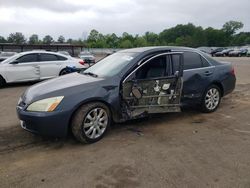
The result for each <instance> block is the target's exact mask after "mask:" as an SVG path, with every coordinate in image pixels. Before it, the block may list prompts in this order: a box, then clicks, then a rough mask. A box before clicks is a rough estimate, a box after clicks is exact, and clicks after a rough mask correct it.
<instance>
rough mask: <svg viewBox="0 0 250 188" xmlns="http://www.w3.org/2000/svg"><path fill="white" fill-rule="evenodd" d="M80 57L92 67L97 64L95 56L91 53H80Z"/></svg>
mask: <svg viewBox="0 0 250 188" xmlns="http://www.w3.org/2000/svg"><path fill="white" fill-rule="evenodd" d="M79 57H80V58H81V59H82V60H83V61H84V62H85V63H87V64H88V65H89V66H92V65H94V64H95V56H94V55H93V54H91V53H90V52H86V51H83V52H80V54H79Z"/></svg>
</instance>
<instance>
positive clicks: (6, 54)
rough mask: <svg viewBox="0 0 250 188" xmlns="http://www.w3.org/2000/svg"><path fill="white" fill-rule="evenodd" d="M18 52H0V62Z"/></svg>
mask: <svg viewBox="0 0 250 188" xmlns="http://www.w3.org/2000/svg"><path fill="white" fill-rule="evenodd" d="M15 54H17V53H16V52H1V53H0V62H2V61H4V60H5V59H8V58H9V57H11V56H13V55H15Z"/></svg>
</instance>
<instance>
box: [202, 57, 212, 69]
mask: <svg viewBox="0 0 250 188" xmlns="http://www.w3.org/2000/svg"><path fill="white" fill-rule="evenodd" d="M200 57H201V61H202V67H209V66H210V64H209V63H208V62H207V60H206V59H205V58H204V57H202V56H200Z"/></svg>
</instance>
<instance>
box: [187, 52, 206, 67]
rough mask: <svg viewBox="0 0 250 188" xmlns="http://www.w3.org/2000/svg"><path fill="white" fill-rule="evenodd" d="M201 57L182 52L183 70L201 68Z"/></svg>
mask: <svg viewBox="0 0 250 188" xmlns="http://www.w3.org/2000/svg"><path fill="white" fill-rule="evenodd" d="M201 67H203V65H202V60H201V56H200V54H198V53H195V52H184V70H189V69H196V68H201Z"/></svg>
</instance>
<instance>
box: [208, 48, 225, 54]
mask: <svg viewBox="0 0 250 188" xmlns="http://www.w3.org/2000/svg"><path fill="white" fill-rule="evenodd" d="M225 49H226V48H215V49H214V50H212V51H211V55H212V56H215V54H216V53H217V52H221V51H223V50H225Z"/></svg>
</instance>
